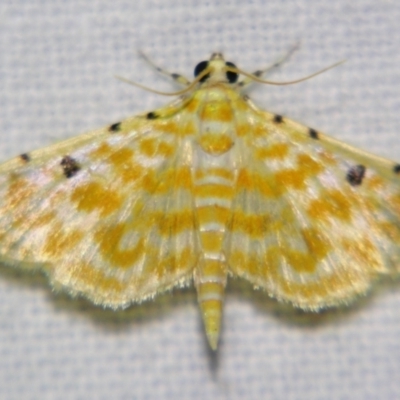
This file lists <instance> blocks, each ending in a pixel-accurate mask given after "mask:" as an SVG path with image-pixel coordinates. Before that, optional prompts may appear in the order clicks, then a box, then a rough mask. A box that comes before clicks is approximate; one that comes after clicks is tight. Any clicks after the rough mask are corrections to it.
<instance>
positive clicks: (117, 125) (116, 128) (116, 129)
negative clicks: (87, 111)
mask: <svg viewBox="0 0 400 400" xmlns="http://www.w3.org/2000/svg"><path fill="white" fill-rule="evenodd" d="M108 130H109V131H110V132H119V131H120V130H121V122H117V123H115V124H112V125H110V127H109V128H108Z"/></svg>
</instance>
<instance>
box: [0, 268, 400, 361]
mask: <svg viewBox="0 0 400 400" xmlns="http://www.w3.org/2000/svg"><path fill="white" fill-rule="evenodd" d="M0 275H1V276H2V279H3V280H5V281H7V282H9V283H10V284H11V285H13V286H18V285H22V286H27V287H30V288H33V289H40V290H43V289H44V288H46V289H47V293H48V297H49V298H50V299H51V302H52V304H53V306H54V308H55V310H56V311H62V312H68V313H69V314H72V315H76V316H77V317H78V316H79V317H81V316H82V315H84V316H86V317H88V318H90V319H91V320H92V321H93V322H94V323H95V324H97V325H99V326H101V327H102V328H103V329H106V330H110V331H118V330H125V329H128V328H130V327H131V326H132V324H134V325H135V324H142V323H144V322H146V321H151V320H156V319H159V318H166V316H168V315H169V314H171V313H173V312H176V311H177V310H178V309H179V308H182V307H186V306H187V305H188V304H191V305H193V304H197V298H196V291H195V289H194V287H193V285H192V286H189V287H187V288H176V289H173V290H171V291H167V292H165V293H162V294H160V295H157V297H155V298H154V299H148V300H146V301H144V302H142V303H139V304H138V303H135V304H132V305H130V306H129V307H127V308H126V309H117V310H113V309H110V308H104V307H102V306H100V305H95V304H93V303H92V302H91V301H89V300H87V299H85V298H84V297H80V296H71V295H70V294H68V292H66V291H55V290H53V289H52V288H51V286H50V284H49V280H48V278H47V277H46V276H45V275H44V274H43V273H40V272H39V271H30V270H23V269H17V268H13V267H9V266H5V265H2V264H0ZM399 281H400V279H393V280H389V279H382V280H381V281H378V282H376V284H375V285H373V289H371V291H370V292H369V293H367V295H366V296H362V297H358V298H356V299H354V301H353V302H352V303H351V304H349V305H343V306H339V307H332V308H326V309H322V310H319V311H318V312H310V311H303V310H301V309H298V308H295V307H293V306H292V305H291V304H288V303H282V302H279V301H277V300H275V299H273V298H271V297H269V296H268V294H267V293H266V292H265V291H263V290H254V288H253V287H252V285H251V284H249V283H248V282H246V281H244V280H242V279H228V286H227V297H228V299H227V300H229V298H232V297H235V298H241V299H243V301H248V302H249V303H251V304H253V305H254V307H255V308H256V309H257V310H258V312H260V313H263V314H270V315H273V316H274V317H275V318H276V319H278V320H279V321H282V322H283V323H285V324H287V325H290V326H297V327H305V328H307V327H311V326H312V327H318V326H321V327H322V326H326V325H327V324H334V323H337V322H339V321H340V322H343V321H345V320H347V319H351V318H353V317H354V315H356V314H357V313H358V312H359V311H360V310H361V309H364V308H365V307H367V306H368V305H369V304H371V302H373V301H374V299H375V298H376V296H378V295H379V294H380V293H382V292H383V291H387V290H395V289H397V288H398V284H399ZM199 329H202V325H201V321H200V318H199ZM211 354H213V352H211Z"/></svg>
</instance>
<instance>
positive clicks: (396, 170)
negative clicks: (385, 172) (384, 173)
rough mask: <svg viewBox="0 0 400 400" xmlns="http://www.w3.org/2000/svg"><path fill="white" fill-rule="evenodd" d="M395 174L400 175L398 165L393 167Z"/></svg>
mask: <svg viewBox="0 0 400 400" xmlns="http://www.w3.org/2000/svg"><path fill="white" fill-rule="evenodd" d="M393 172H394V173H395V174H400V164H396V165H395V166H394V167H393Z"/></svg>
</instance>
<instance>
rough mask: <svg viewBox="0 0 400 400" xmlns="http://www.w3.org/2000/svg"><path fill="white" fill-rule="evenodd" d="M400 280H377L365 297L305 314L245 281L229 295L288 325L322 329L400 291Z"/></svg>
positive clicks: (234, 282)
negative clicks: (395, 291) (383, 295)
mask: <svg viewBox="0 0 400 400" xmlns="http://www.w3.org/2000/svg"><path fill="white" fill-rule="evenodd" d="M399 281H400V279H392V280H391V279H381V280H379V281H377V282H376V283H375V284H374V285H373V287H372V288H371V290H370V291H369V292H367V293H366V295H365V296H358V297H355V298H354V300H353V301H352V302H350V303H349V304H343V305H340V306H336V307H327V308H324V309H321V310H318V311H305V310H302V309H300V308H297V307H294V306H293V305H292V304H290V303H284V302H280V301H277V300H276V299H274V298H271V297H269V296H268V293H267V292H265V291H263V290H255V289H254V288H253V286H252V285H251V284H250V283H248V282H246V281H244V280H242V279H231V280H230V281H229V286H230V288H229V292H230V294H231V295H234V296H235V297H237V298H240V297H241V298H244V299H245V301H249V302H251V303H252V304H253V305H254V307H255V308H256V309H257V310H258V312H260V313H263V314H270V315H273V316H274V317H275V318H276V319H277V320H279V321H281V322H283V323H284V324H286V325H288V326H295V327H300V328H302V327H303V328H305V329H307V328H310V327H313V328H318V327H321V328H322V327H325V326H326V325H330V324H336V323H339V322H340V323H344V322H346V321H347V320H349V319H352V318H354V317H355V316H356V315H357V314H358V313H359V312H361V310H363V309H365V308H367V307H368V306H369V305H370V304H372V303H373V302H374V300H375V299H376V298H377V296H379V295H380V294H382V293H384V292H387V291H388V290H389V291H394V290H395V289H398V284H399Z"/></svg>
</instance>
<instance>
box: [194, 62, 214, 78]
mask: <svg viewBox="0 0 400 400" xmlns="http://www.w3.org/2000/svg"><path fill="white" fill-rule="evenodd" d="M207 67H208V61H201V62H199V63H198V64H197V65H196V67H195V68H194V76H195V77H196V76H199V75H200V74H201V73H202V72H203V71H204V70H205V69H206V68H207ZM209 77H210V74H207V75H204V76H203V77H202V78H201V79H200V82H204V81H206V80H207V79H208V78H209Z"/></svg>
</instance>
